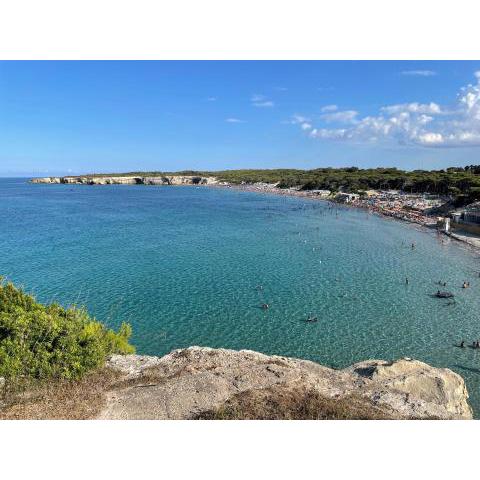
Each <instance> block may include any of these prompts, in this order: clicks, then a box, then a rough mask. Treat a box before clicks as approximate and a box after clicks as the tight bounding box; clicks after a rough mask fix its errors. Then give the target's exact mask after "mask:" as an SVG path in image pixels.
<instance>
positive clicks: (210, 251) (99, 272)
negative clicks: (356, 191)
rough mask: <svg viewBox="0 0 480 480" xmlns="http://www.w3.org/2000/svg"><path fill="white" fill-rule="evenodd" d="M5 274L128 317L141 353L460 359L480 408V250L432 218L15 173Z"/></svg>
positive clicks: (0, 223)
mask: <svg viewBox="0 0 480 480" xmlns="http://www.w3.org/2000/svg"><path fill="white" fill-rule="evenodd" d="M412 244H413V245H414V248H412ZM0 275H3V276H4V277H5V278H6V279H7V280H10V281H13V282H14V283H15V284H17V285H19V286H22V287H23V288H24V289H25V290H26V291H27V292H29V293H32V294H34V295H35V296H36V298H37V299H38V300H39V301H41V302H46V303H49V302H59V303H60V304H62V305H64V306H69V305H73V304H75V305H83V306H85V307H86V308H87V309H88V311H89V313H90V314H91V315H92V316H94V317H95V318H96V319H98V320H100V321H102V322H104V323H105V324H106V325H108V326H109V327H112V328H117V327H118V326H119V325H120V324H121V322H123V321H126V322H129V323H130V324H131V326H132V328H133V336H132V339H131V341H132V343H133V344H134V345H135V346H136V349H137V353H139V354H148V355H163V354H166V353H168V352H170V351H171V350H173V349H177V348H183V347H187V346H191V345H201V346H210V347H222V348H231V349H250V350H256V351H260V352H264V353H266V354H276V355H286V356H291V357H297V358H304V359H309V360H313V361H316V362H320V363H321V364H324V365H327V366H330V367H334V368H343V367H346V366H348V365H351V364H352V363H355V362H358V361H361V360H366V359H386V360H391V359H396V358H401V357H411V358H415V359H418V360H422V361H425V362H427V363H429V364H431V365H433V366H437V367H448V368H450V369H452V370H454V371H455V372H457V373H459V374H460V375H461V376H462V377H463V378H464V379H465V381H466V383H467V388H468V391H469V394H470V403H471V405H472V407H473V409H474V412H475V417H476V418H479V417H480V350H475V349H473V348H470V347H469V346H468V345H470V344H471V343H472V342H473V341H474V340H477V339H479V338H480V322H479V320H480V260H479V254H478V253H477V252H475V251H474V250H472V249H471V248H470V247H468V246H465V245H464V244H462V243H460V242H457V241H455V240H451V239H449V238H448V237H446V236H444V235H439V234H437V233H436V232H435V231H433V230H428V229H425V228H423V227H420V226H415V225H412V224H408V223H403V222H401V221H397V220H393V219H386V218H381V217H379V216H377V215H374V214H371V213H368V212H366V211H363V210H358V209H354V208H347V207H340V206H337V205H332V204H331V203H329V202H326V201H314V200H309V199H305V198H298V197H289V196H279V195H273V194H259V193H253V192H245V191H240V190H236V189H228V188H211V187H195V186H181V187H169V186H164V187H161V186H144V185H138V186H136V185H133V186H129V185H112V186H86V185H46V184H30V183H28V179H22V178H13V179H12V178H10V179H5V178H4V179H0ZM407 278H408V283H407V282H406V279H407ZM464 281H468V282H470V285H471V286H470V288H467V289H463V288H461V287H462V284H463V282H464ZM438 282H446V283H447V286H446V287H443V286H439V285H438ZM438 289H440V290H448V291H449V292H452V293H453V294H454V295H455V297H454V301H452V299H439V298H434V297H433V296H432V294H434V293H435V292H436V291H437V290H438ZM264 304H266V305H268V306H269V308H267V309H266V308H262V305H264ZM312 318H316V321H314V322H308V321H307V320H308V319H312ZM461 340H465V342H466V345H467V347H466V348H459V347H458V345H459V343H460V341H461Z"/></svg>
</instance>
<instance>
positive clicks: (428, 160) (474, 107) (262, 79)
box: [0, 61, 480, 176]
mask: <svg viewBox="0 0 480 480" xmlns="http://www.w3.org/2000/svg"><path fill="white" fill-rule="evenodd" d="M476 72H480V62H472V61H468V62H460V61H455V62H420V61H411V62H405V61H391V62H374V61H366V62H358V61H357V62H346V61H338V62H332V61H318V62H311V61H310V62H301V61H293V62H288V61H285V62H268V61H254V62H242V61H231V62H220V61H209V62H186V61H179V62H166V61H156V62H152V61H150V62H141V61H132V62H126V61H123V62H122V61H119V62H108V61H100V62H88V61H76V62H26V61H24V62H0V175H2V176H17V175H20V176H21V175H26V176H30V175H40V176H41V175H61V174H69V173H72V174H75V173H87V172H114V171H116V172H120V171H131V170H183V169H199V170H200V169H201V170H215V169H228V168H275V167H294V168H316V167H321V166H350V165H356V166H359V167H376V166H398V167H400V168H407V169H414V168H425V169H431V168H443V167H446V166H453V165H465V164H471V163H477V164H478V163H480V87H479V82H480V73H478V74H477V75H476Z"/></svg>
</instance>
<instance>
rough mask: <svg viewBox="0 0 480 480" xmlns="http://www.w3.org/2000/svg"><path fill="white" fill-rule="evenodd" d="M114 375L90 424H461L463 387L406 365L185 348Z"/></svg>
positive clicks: (121, 366)
mask: <svg viewBox="0 0 480 480" xmlns="http://www.w3.org/2000/svg"><path fill="white" fill-rule="evenodd" d="M108 366H109V367H110V368H111V369H113V370H115V371H116V372H117V374H119V375H120V382H119V383H117V386H116V387H114V388H112V389H110V390H109V391H108V392H107V393H106V398H105V403H104V405H103V408H102V409H101V411H100V413H99V414H98V417H97V418H101V419H192V418H380V419H413V418H415V419H469V418H472V410H471V408H470V406H469V405H468V402H467V399H468V393H467V389H466V387H465V383H464V381H463V379H462V378H461V377H460V376H459V375H457V374H456V373H454V372H452V371H451V370H448V369H442V368H435V367H431V366H429V365H427V364H425V363H422V362H420V361H417V360H412V359H408V358H404V359H400V360H396V361H393V362H387V361H383V360H368V361H365V362H361V363H358V364H355V365H352V366H351V367H348V368H346V369H344V370H334V369H331V368H327V367H324V366H322V365H319V364H317V363H314V362H310V361H306V360H299V359H293V358H286V357H280V356H269V355H264V354H261V353H257V352H253V351H249V350H241V351H234V350H225V349H212V348H206V347H190V348H187V349H183V350H175V351H173V352H171V353H170V354H168V355H166V356H164V357H161V358H160V357H149V356H139V355H127V356H120V355H116V356H113V357H112V358H111V359H110V360H109V364H108Z"/></svg>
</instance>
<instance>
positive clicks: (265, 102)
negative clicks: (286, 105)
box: [250, 94, 275, 108]
mask: <svg viewBox="0 0 480 480" xmlns="http://www.w3.org/2000/svg"><path fill="white" fill-rule="evenodd" d="M250 101H251V102H252V105H253V106H254V107H260V108H262V107H263V108H264V107H267V108H268V107H274V106H275V104H274V103H273V102H272V101H271V100H269V99H268V98H267V97H266V96H265V95H259V94H254V95H252V97H251V98H250Z"/></svg>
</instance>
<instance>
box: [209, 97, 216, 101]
mask: <svg viewBox="0 0 480 480" xmlns="http://www.w3.org/2000/svg"><path fill="white" fill-rule="evenodd" d="M217 100H218V99H217V97H208V98H207V102H216V101H217Z"/></svg>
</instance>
